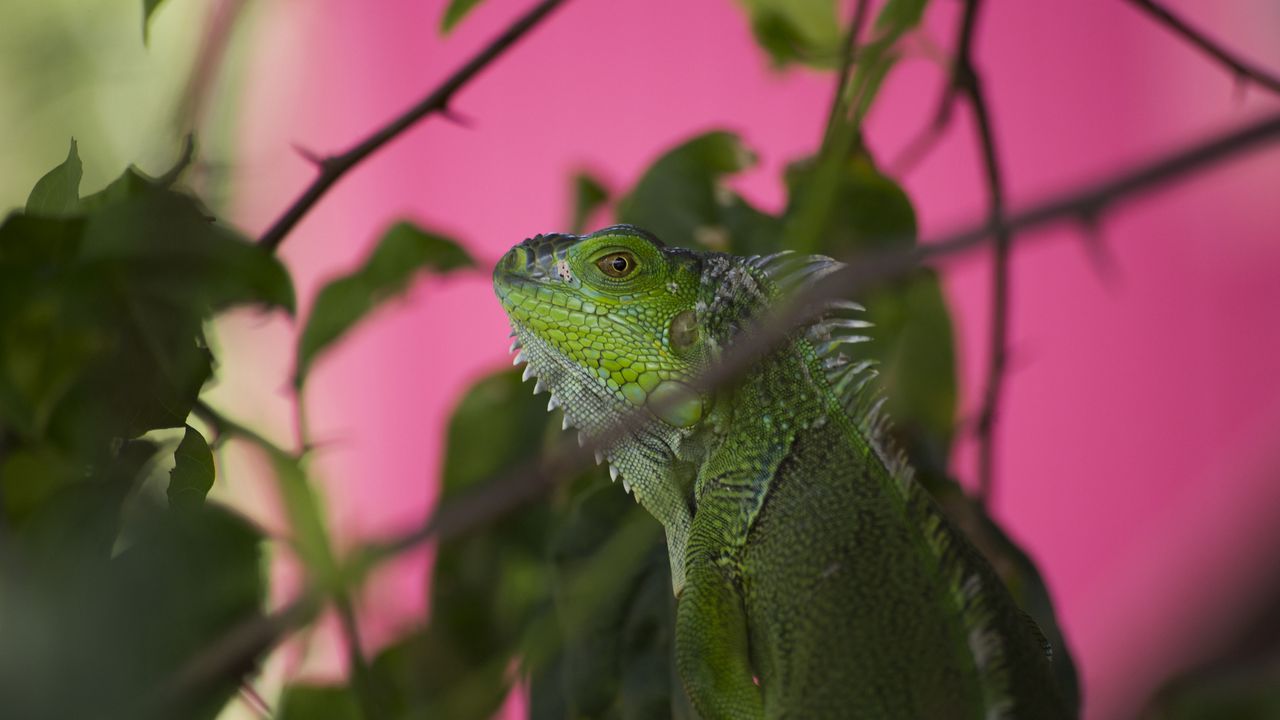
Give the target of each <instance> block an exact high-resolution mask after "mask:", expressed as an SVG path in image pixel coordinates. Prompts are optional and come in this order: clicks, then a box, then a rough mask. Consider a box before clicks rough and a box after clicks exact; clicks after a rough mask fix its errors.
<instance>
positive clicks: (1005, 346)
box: [943, 0, 1013, 505]
mask: <svg viewBox="0 0 1280 720" xmlns="http://www.w3.org/2000/svg"><path fill="white" fill-rule="evenodd" d="M981 5H982V0H965V7H964V19H963V21H962V22H961V23H960V41H959V42H958V43H957V46H958V47H959V54H958V55H957V56H956V63H955V68H954V70H953V71H952V87H954V88H956V89H957V90H958V91H959V92H961V93H963V94H964V96H965V97H966V98H967V99H968V101H969V108H970V109H971V110H972V111H973V119H974V124H975V125H976V126H977V129H978V143H979V146H980V147H981V150H982V167H983V173H984V175H985V176H986V185H987V218H988V221H989V222H990V223H991V224H992V225H993V226H996V227H1000V226H1001V225H1002V224H1003V218H1004V214H1005V192H1004V179H1003V177H1002V173H1001V171H1000V161H999V156H998V154H997V152H996V142H995V133H994V132H992V129H991V115H990V110H989V107H988V105H987V99H986V95H985V92H984V91H983V85H982V78H981V76H980V75H979V74H978V71H977V68H975V67H974V65H973V38H974V34H975V28H976V27H977V16H978V10H979V8H980V6H981ZM948 95H950V94H948ZM952 97H954V96H952ZM944 102H946V101H944ZM945 107H948V108H949V107H950V103H947V104H946V105H945ZM947 112H948V113H949V112H950V111H949V110H948V111H947ZM943 122H944V123H945V119H944V120H943ZM994 240H995V243H994V245H993V248H992V258H991V328H990V335H989V336H988V339H987V377H986V385H985V388H984V390H983V393H982V405H981V408H980V410H979V411H978V420H977V438H978V492H977V499H978V502H980V503H982V504H983V505H986V504H987V502H988V501H989V500H990V498H991V494H992V492H993V491H994V488H995V454H996V420H997V418H998V417H999V413H1000V399H1001V397H1002V396H1003V395H1004V378H1005V368H1006V365H1007V363H1008V352H1009V248H1010V245H1011V243H1012V241H1013V238H1012V235H1011V233H1010V232H1009V231H1008V230H1002V229H998V230H996V231H995V232H994Z"/></svg>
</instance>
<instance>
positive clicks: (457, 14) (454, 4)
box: [440, 0, 481, 33]
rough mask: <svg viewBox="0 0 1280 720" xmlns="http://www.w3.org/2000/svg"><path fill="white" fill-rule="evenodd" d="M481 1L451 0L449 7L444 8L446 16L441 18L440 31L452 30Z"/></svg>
mask: <svg viewBox="0 0 1280 720" xmlns="http://www.w3.org/2000/svg"><path fill="white" fill-rule="evenodd" d="M480 3H481V0H449V5H448V7H446V8H445V9H444V17H442V18H441V19H440V32H442V33H448V32H450V31H452V30H453V29H454V28H455V27H457V25H458V23H460V22H462V19H463V18H464V17H466V16H467V13H469V12H471V11H472V10H474V9H475V8H476V6H477V5H479V4H480Z"/></svg>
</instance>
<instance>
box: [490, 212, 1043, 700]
mask: <svg viewBox="0 0 1280 720" xmlns="http://www.w3.org/2000/svg"><path fill="white" fill-rule="evenodd" d="M837 267H839V264H838V263H836V262H835V261H833V260H831V259H830V258H825V257H821V256H798V255H794V254H788V253H782V254H778V255H772V256H768V257H753V258H743V257H738V256H733V255H727V254H722V253H704V252H694V251H690V250H683V249H677V248H670V247H667V246H665V245H664V244H662V243H661V242H660V241H658V240H657V239H656V238H654V237H653V236H651V235H649V234H648V233H646V232H644V231H642V230H640V229H637V228H634V227H629V226H615V227H611V228H606V229H604V230H601V231H598V232H595V233H592V234H590V235H584V236H573V235H560V234H553V235H539V236H537V237H534V238H531V239H528V240H525V241H524V242H522V243H520V244H519V245H517V246H515V247H514V248H512V250H511V251H510V252H508V253H507V254H506V255H505V256H504V257H503V258H502V260H501V261H500V262H499V263H498V265H497V268H496V269H495V271H494V285H495V289H496V291H497V294H498V297H499V298H500V300H501V302H502V305H503V308H504V309H505V310H506V312H507V314H508V315H509V317H510V320H511V324H512V328H513V330H514V334H515V336H516V342H515V344H514V345H513V349H515V348H518V349H519V354H518V355H517V357H516V360H517V363H518V362H520V361H527V363H528V365H527V368H526V371H525V373H526V379H527V378H529V377H536V378H537V383H536V385H535V392H541V391H544V390H549V391H550V392H551V394H552V399H551V402H550V405H549V408H554V407H557V406H558V407H562V408H563V410H564V415H565V424H566V427H569V426H574V427H577V428H578V429H579V430H580V431H581V432H583V433H584V434H585V435H586V436H589V437H601V438H608V439H610V440H611V442H610V443H609V444H608V445H607V450H606V452H605V456H606V457H607V459H608V462H609V469H610V472H611V474H612V475H613V476H614V478H615V479H616V478H618V477H621V478H622V482H623V484H624V485H625V486H626V488H627V490H628V491H629V492H631V493H633V494H634V495H635V498H636V500H637V501H639V502H640V504H641V505H643V506H644V507H645V508H646V509H647V510H648V511H649V512H650V513H652V514H653V515H654V516H655V517H656V518H657V519H658V520H659V521H660V522H661V523H662V525H663V526H664V528H665V530H666V535H667V546H668V551H669V554H670V558H671V570H672V580H673V589H674V591H675V593H676V596H677V598H678V600H677V616H676V662H677V665H678V667H679V671H680V675H681V678H682V680H683V682H684V685H685V689H686V691H687V692H688V694H689V697H690V699H691V700H692V701H693V704H694V706H695V708H696V709H697V711H698V713H699V714H700V715H701V716H702V717H704V718H707V719H708V720H710V719H713V718H735V719H737V718H760V717H768V718H782V717H788V718H806V719H807V718H861V717H865V718H953V717H954V718H1001V717H1019V718H1056V717H1065V716H1066V715H1067V713H1066V711H1065V710H1064V709H1063V708H1064V705H1063V702H1062V699H1061V696H1060V693H1059V691H1058V689H1057V687H1056V686H1055V684H1054V680H1053V677H1052V674H1051V668H1050V662H1051V661H1050V659H1049V657H1048V654H1049V651H1048V648H1047V647H1045V644H1044V643H1043V640H1042V636H1040V635H1039V633H1038V631H1037V630H1036V628H1035V627H1034V624H1033V623H1031V622H1030V620H1029V618H1027V617H1026V616H1025V615H1024V614H1022V613H1021V612H1020V611H1019V609H1018V608H1017V607H1016V605H1015V604H1014V602H1013V600H1012V598H1011V597H1010V595H1009V593H1008V592H1007V591H1006V589H1005V588H1004V586H1003V585H1002V583H1001V582H1000V580H999V579H998V578H997V576H996V575H995V573H994V571H993V570H992V568H991V567H990V565H988V564H987V562H986V561H985V560H984V559H983V558H982V557H981V556H980V555H979V554H978V553H977V552H976V551H975V550H974V549H973V547H972V546H971V545H970V544H969V542H968V541H967V540H966V539H965V538H964V537H963V536H962V535H961V534H960V533H959V532H958V531H957V530H955V529H954V528H953V527H952V525H951V524H950V523H949V522H948V521H947V519H946V518H945V517H944V516H943V515H942V513H941V512H940V511H939V509H938V508H937V506H936V505H935V504H934V502H933V501H932V499H931V498H930V497H929V496H928V494H927V493H926V492H925V491H924V490H923V489H922V488H921V487H920V486H919V485H918V484H917V483H916V482H915V481H914V479H913V478H912V474H911V470H910V468H909V467H908V466H907V465H906V463H905V462H904V461H903V460H902V459H901V456H900V455H899V454H897V453H895V452H893V451H892V450H891V449H889V447H888V443H887V442H886V441H885V440H884V437H885V428H884V423H885V420H884V418H883V417H882V414H881V411H880V403H879V402H878V401H877V399H876V395H875V393H874V391H872V389H871V387H870V385H871V384H870V383H869V382H868V381H869V379H870V378H871V377H872V376H873V373H874V369H873V368H872V364H871V363H870V362H869V361H866V360H864V359H860V358H859V354H858V352H857V344H858V343H859V342H860V341H862V340H865V339H866V337H865V335H864V333H865V332H866V330H865V329H864V328H865V327H866V323H865V322H863V321H861V320H860V319H859V318H858V316H857V315H858V311H859V310H860V309H861V308H859V307H858V306H856V305H855V304H853V303H848V302H834V303H832V304H831V305H830V306H829V307H826V308H825V309H824V311H823V313H822V314H821V315H820V317H819V319H818V320H816V321H814V322H812V323H811V324H809V325H807V326H805V327H803V328H799V329H797V330H796V331H794V332H793V333H792V334H791V336H790V337H789V339H788V340H787V341H786V342H785V343H783V344H782V345H781V346H779V347H778V348H777V349H775V350H773V351H771V352H770V353H769V354H768V355H767V356H765V357H764V359H762V360H761V361H760V362H758V363H757V364H756V365H755V366H753V368H752V369H751V370H750V372H748V373H746V375H745V376H744V377H742V378H741V379H740V380H738V381H737V382H735V383H734V384H733V385H732V387H728V388H723V389H720V390H718V391H716V392H715V393H713V394H705V393H700V392H698V391H697V390H696V389H695V387H694V385H693V382H694V379H695V378H696V377H697V376H698V374H699V373H700V372H702V371H703V370H704V369H705V368H707V367H708V366H709V365H710V364H711V363H714V362H715V361H716V359H717V358H719V357H721V356H722V355H723V354H724V353H727V352H732V350H733V346H734V344H735V343H736V342H740V341H741V339H742V337H744V336H745V334H746V333H745V332H744V330H745V329H747V328H750V327H751V323H752V321H753V320H754V319H758V318H760V317H762V316H763V315H764V313H766V312H767V311H768V310H769V309H770V308H772V307H774V306H776V305H777V304H778V303H779V302H783V301H784V297H785V296H786V294H787V293H788V292H789V290H790V289H792V288H794V287H796V286H798V285H799V284H802V283H805V282H809V281H812V280H814V279H816V278H818V277H821V276H822V275H824V274H826V273H829V272H831V271H832V270H834V269H836V268H837ZM637 409H639V410H640V411H639V412H633V411H636V410H637ZM627 419H629V421H628V422H629V424H628V425H627V429H626V431H625V432H624V433H622V437H621V438H618V437H616V436H617V433H616V432H615V433H614V434H613V435H609V433H610V428H613V427H615V426H616V424H617V423H620V422H623V421H624V420H627Z"/></svg>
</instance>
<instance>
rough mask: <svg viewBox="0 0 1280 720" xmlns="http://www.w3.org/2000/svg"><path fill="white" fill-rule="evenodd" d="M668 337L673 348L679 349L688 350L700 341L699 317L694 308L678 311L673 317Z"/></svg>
mask: <svg viewBox="0 0 1280 720" xmlns="http://www.w3.org/2000/svg"><path fill="white" fill-rule="evenodd" d="M667 337H669V338H670V339H671V348H672V349H673V350H677V351H681V352H683V351H686V350H689V349H690V348H692V347H693V346H694V345H695V344H696V343H697V342H698V337H699V333H698V317H697V315H695V314H694V312H693V311H692V310H685V311H683V312H680V313H677V314H676V316H675V317H673V318H671V326H670V327H669V328H668V331H667Z"/></svg>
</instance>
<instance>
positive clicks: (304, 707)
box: [276, 685, 367, 720]
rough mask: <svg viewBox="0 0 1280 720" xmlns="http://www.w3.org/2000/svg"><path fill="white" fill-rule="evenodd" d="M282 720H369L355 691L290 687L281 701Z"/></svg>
mask: <svg viewBox="0 0 1280 720" xmlns="http://www.w3.org/2000/svg"><path fill="white" fill-rule="evenodd" d="M276 718H278V720H367V719H366V718H365V717H364V713H362V712H361V711H360V704H359V702H357V700H356V697H355V694H354V693H352V691H351V688H349V687H345V686H341V685H290V686H289V687H287V688H285V691H284V695H283V697H281V698H280V707H279V709H278V710H277V711H276Z"/></svg>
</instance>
